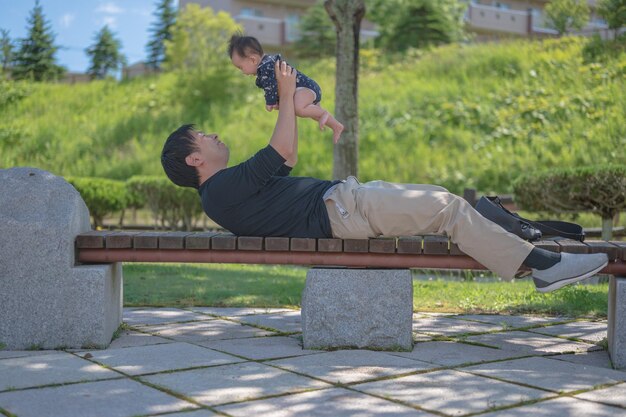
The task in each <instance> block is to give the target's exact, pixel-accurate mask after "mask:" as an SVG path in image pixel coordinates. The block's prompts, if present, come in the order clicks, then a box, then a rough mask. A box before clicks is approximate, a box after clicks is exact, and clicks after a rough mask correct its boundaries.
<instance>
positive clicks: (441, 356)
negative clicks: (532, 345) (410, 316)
mask: <svg viewBox="0 0 626 417" xmlns="http://www.w3.org/2000/svg"><path fill="white" fill-rule="evenodd" d="M388 353H389V354H390V355H396V356H402V357H404V358H409V359H416V360H420V361H425V362H431V363H435V364H437V365H443V366H456V365H461V364H468V363H474V362H476V363H478V362H487V361H495V360H499V359H511V358H515V357H519V356H521V355H524V354H523V353H519V352H513V351H508V350H501V349H492V348H487V347H482V346H475V345H468V344H466V343H456V342H424V343H417V344H415V346H414V347H413V351H412V352H388Z"/></svg>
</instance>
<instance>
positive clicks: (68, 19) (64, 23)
mask: <svg viewBox="0 0 626 417" xmlns="http://www.w3.org/2000/svg"><path fill="white" fill-rule="evenodd" d="M75 17H76V15H75V14H73V13H65V14H64V15H63V16H61V27H62V28H68V27H70V25H71V24H72V22H73V21H74V18H75Z"/></svg>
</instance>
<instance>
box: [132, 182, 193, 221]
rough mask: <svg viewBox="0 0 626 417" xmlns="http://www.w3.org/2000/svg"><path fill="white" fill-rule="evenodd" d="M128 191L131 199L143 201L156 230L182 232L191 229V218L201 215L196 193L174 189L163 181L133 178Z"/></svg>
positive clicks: (189, 189)
mask: <svg viewBox="0 0 626 417" xmlns="http://www.w3.org/2000/svg"><path fill="white" fill-rule="evenodd" d="M127 188H128V190H129V193H130V195H131V196H133V197H132V198H133V199H135V201H138V200H139V199H140V198H143V201H144V202H145V205H146V206H147V207H148V208H149V209H150V211H151V212H152V215H153V218H154V223H155V226H156V227H159V226H160V227H169V228H171V229H178V228H179V225H182V228H183V229H185V230H191V229H192V228H193V220H194V217H195V216H197V215H198V214H200V213H202V206H201V204H200V198H199V196H198V193H197V192H196V191H195V190H193V189H191V188H182V187H177V186H176V185H174V184H172V182H171V181H169V180H168V179H167V178H165V177H157V176H139V175H138V176H134V177H131V178H130V179H128V181H127Z"/></svg>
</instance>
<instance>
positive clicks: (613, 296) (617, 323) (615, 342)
mask: <svg viewBox="0 0 626 417" xmlns="http://www.w3.org/2000/svg"><path fill="white" fill-rule="evenodd" d="M608 342H609V355H610V356H611V361H612V362H613V367H615V368H616V369H626V277H615V276H611V278H610V281H609V323H608Z"/></svg>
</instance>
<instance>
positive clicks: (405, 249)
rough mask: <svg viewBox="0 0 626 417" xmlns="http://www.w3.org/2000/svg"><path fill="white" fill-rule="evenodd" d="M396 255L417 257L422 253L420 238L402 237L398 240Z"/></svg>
mask: <svg viewBox="0 0 626 417" xmlns="http://www.w3.org/2000/svg"><path fill="white" fill-rule="evenodd" d="M397 251H398V253H406V254H413V255H419V254H421V253H422V236H403V237H399V238H398V249H397Z"/></svg>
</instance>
